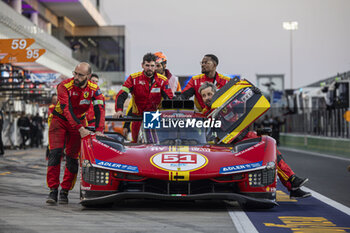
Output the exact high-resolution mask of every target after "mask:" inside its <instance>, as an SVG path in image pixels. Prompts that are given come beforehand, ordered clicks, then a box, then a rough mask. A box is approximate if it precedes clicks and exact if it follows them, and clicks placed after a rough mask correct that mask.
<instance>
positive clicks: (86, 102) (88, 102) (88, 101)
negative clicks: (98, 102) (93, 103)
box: [79, 99, 90, 105]
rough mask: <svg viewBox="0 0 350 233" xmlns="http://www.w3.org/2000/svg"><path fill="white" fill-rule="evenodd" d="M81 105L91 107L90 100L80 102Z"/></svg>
mask: <svg viewBox="0 0 350 233" xmlns="http://www.w3.org/2000/svg"><path fill="white" fill-rule="evenodd" d="M79 104H80V105H82V104H88V105H90V100H87V99H84V100H80V103H79Z"/></svg>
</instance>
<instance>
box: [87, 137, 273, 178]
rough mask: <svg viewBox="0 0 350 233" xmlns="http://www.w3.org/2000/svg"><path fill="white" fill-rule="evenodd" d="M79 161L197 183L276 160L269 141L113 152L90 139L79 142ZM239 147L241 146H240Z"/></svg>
mask: <svg viewBox="0 0 350 233" xmlns="http://www.w3.org/2000/svg"><path fill="white" fill-rule="evenodd" d="M82 143H83V146H82V154H83V159H88V160H90V162H91V163H92V166H94V167H99V168H104V169H109V170H114V171H117V172H118V171H119V172H126V173H135V174H137V175H139V176H145V177H148V178H157V179H164V180H175V181H185V180H197V179H205V178H214V177H219V176H223V175H227V174H232V173H241V172H247V171H250V170H257V169H263V168H264V167H265V166H266V164H267V163H268V162H271V161H272V162H274V161H275V160H276V156H275V155H276V147H275V144H274V142H273V139H271V138H270V137H262V138H259V139H258V140H247V143H246V145H245V146H244V142H243V143H240V145H239V146H232V147H229V146H218V145H202V146H163V145H149V144H144V145H130V146H124V147H123V150H117V149H115V148H113V147H111V146H109V145H107V144H105V143H103V142H101V141H99V140H97V139H96V137H94V136H91V137H90V138H89V139H83V140H82ZM242 145H243V146H242Z"/></svg>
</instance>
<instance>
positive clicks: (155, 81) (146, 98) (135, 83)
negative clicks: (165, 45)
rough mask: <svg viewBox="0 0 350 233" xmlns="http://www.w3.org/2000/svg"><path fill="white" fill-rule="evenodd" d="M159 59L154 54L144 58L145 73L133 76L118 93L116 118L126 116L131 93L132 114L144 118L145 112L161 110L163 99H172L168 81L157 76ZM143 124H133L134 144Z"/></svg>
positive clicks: (159, 75)
mask: <svg viewBox="0 0 350 233" xmlns="http://www.w3.org/2000/svg"><path fill="white" fill-rule="evenodd" d="M156 60H157V57H156V56H155V55H154V54H153V53H147V54H146V55H144V56H143V60H142V64H141V66H142V68H143V71H141V72H138V73H134V74H131V75H130V76H129V77H128V79H127V80H126V81H125V83H124V84H123V86H122V89H121V90H120V91H119V92H118V94H117V97H116V99H115V111H116V113H115V115H114V116H115V117H116V118H119V117H121V116H123V115H124V113H123V105H124V102H125V100H126V99H127V98H128V94H129V93H130V94H131V95H132V98H133V106H132V113H133V115H134V116H142V115H143V112H145V111H155V110H157V109H158V108H159V105H160V103H161V100H162V98H163V99H172V98H173V93H172V91H171V89H170V87H169V83H168V79H167V78H166V77H165V76H163V75H161V74H157V73H156V72H155V71H156ZM140 127H141V122H132V123H131V135H132V139H133V142H136V141H137V137H138V133H139V131H140Z"/></svg>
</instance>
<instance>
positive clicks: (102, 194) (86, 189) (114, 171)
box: [80, 87, 277, 208]
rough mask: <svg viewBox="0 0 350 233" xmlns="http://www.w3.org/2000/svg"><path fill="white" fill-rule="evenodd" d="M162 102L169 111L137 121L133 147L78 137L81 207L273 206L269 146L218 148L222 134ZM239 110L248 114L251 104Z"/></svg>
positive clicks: (270, 142)
mask: <svg viewBox="0 0 350 233" xmlns="http://www.w3.org/2000/svg"><path fill="white" fill-rule="evenodd" d="M246 88H247V87H244V90H245V91H246V90H247V89H246ZM231 91H232V90H231ZM219 94H220V93H219ZM260 96H261V94H260ZM230 101H232V99H231V100H230ZM230 101H229V102H230ZM236 102H237V101H236ZM169 103H170V105H171V107H170V108H172V109H170V110H169V109H168V110H161V111H157V112H149V113H145V114H144V118H143V120H144V121H143V124H142V127H141V130H140V135H139V140H138V143H125V142H124V141H123V140H122V139H121V138H116V139H115V138H109V137H96V136H95V135H90V136H88V137H85V138H83V140H82V150H81V181H80V189H81V190H80V196H81V202H80V203H81V204H82V205H83V206H86V207H89V206H94V205H100V204H106V203H114V202H117V201H119V200H123V199H160V200H174V201H186V200H215V199H216V200H235V201H238V202H239V203H240V204H241V205H242V206H244V207H253V208H272V207H273V206H275V205H277V203H276V166H275V164H276V144H275V141H274V139H272V138H271V137H269V136H261V137H256V138H251V139H246V140H244V139H243V140H240V141H239V142H234V141H232V140H231V143H222V142H221V141H223V140H221V139H222V138H219V139H217V138H216V137H217V132H216V131H218V132H219V133H220V134H223V132H222V131H223V129H227V128H230V127H227V126H223V125H220V121H218V120H215V119H214V118H206V117H205V116H203V115H201V114H198V113H195V112H194V110H188V109H187V110H186V109H184V108H187V107H188V106H186V105H188V103H191V102H189V101H176V100H175V101H167V103H165V105H168V107H167V108H169ZM227 104H230V103H227ZM189 105H191V104H189ZM192 105H193V102H192ZM174 106H175V107H174ZM247 106H248V107H247V108H246V109H247V111H249V106H254V105H252V104H251V103H248V104H247ZM163 107H164V105H163ZM180 109H181V110H180ZM265 111H266V110H265ZM218 115H220V114H218ZM240 115H241V116H242V117H248V116H249V113H248V112H246V114H241V113H240ZM257 117H258V116H257ZM228 122H230V121H228ZM241 122H245V121H244V120H243V121H241ZM236 128H237V127H236ZM230 130H232V129H230ZM228 134H229V133H228ZM235 135H236V136H234V137H233V138H236V137H237V136H238V135H239V134H236V133H235ZM226 136H227V135H226ZM230 138H232V137H230ZM219 141H220V143H219V144H217V142H219Z"/></svg>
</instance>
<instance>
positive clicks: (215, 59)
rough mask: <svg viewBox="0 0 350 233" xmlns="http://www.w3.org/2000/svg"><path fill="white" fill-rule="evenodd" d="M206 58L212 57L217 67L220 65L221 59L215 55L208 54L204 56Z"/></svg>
mask: <svg viewBox="0 0 350 233" xmlns="http://www.w3.org/2000/svg"><path fill="white" fill-rule="evenodd" d="M204 57H210V58H211V60H213V61H214V62H215V63H216V65H219V58H218V57H217V56H215V55H214V54H206V55H204Z"/></svg>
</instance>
